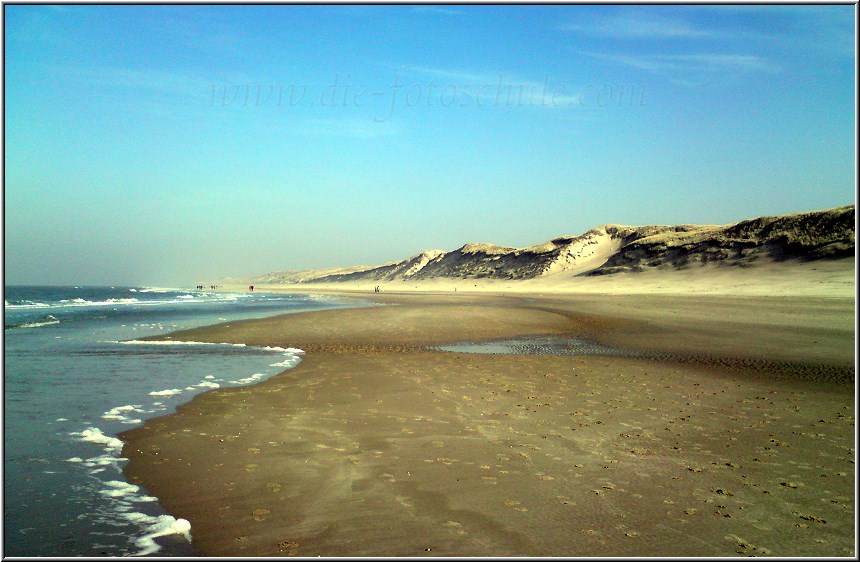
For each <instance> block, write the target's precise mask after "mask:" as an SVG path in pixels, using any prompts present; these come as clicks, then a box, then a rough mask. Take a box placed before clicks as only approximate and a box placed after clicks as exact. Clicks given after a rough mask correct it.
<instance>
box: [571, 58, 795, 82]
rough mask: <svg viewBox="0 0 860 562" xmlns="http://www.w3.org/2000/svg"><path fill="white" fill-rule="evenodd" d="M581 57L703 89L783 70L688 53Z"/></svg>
mask: <svg viewBox="0 0 860 562" xmlns="http://www.w3.org/2000/svg"><path fill="white" fill-rule="evenodd" d="M579 53H580V54H581V55H585V56H588V57H592V58H596V59H600V60H604V61H608V62H612V63H617V64H622V65H625V66H630V67H633V68H637V69H639V70H644V71H646V72H651V73H654V74H660V75H663V76H665V77H666V78H668V79H669V80H670V81H671V82H674V83H676V84H679V85H685V86H700V85H704V84H709V83H714V82H718V81H722V80H734V79H737V78H739V77H741V76H744V75H746V74H749V73H752V72H768V73H772V72H778V71H779V70H780V68H779V66H777V65H775V64H773V63H772V62H770V61H769V60H768V59H766V58H764V57H760V56H756V55H737V54H722V53H688V54H678V55H623V54H608V53H593V52H584V51H579Z"/></svg>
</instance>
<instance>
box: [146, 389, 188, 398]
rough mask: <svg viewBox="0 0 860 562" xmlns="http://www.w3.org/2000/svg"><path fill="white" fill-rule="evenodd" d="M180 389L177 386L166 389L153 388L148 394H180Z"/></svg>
mask: <svg viewBox="0 0 860 562" xmlns="http://www.w3.org/2000/svg"><path fill="white" fill-rule="evenodd" d="M181 392H182V390H180V389H178V388H169V389H167V390H154V391H152V392H150V393H149V395H150V396H173V395H175V394H180V393H181Z"/></svg>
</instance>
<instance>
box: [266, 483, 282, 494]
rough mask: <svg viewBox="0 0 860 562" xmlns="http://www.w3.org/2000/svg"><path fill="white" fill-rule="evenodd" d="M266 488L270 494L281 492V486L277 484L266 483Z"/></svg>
mask: <svg viewBox="0 0 860 562" xmlns="http://www.w3.org/2000/svg"><path fill="white" fill-rule="evenodd" d="M266 488H268V489H270V490H271V491H272V492H279V491H280V490H281V485H280V484H278V483H277V482H268V483H266Z"/></svg>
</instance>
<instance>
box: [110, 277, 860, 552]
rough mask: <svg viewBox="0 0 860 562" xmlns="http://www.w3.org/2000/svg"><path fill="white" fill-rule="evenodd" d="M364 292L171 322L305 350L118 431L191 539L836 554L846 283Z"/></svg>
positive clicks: (850, 340)
mask: <svg viewBox="0 0 860 562" xmlns="http://www.w3.org/2000/svg"><path fill="white" fill-rule="evenodd" d="M373 298H374V299H376V300H377V301H378V302H381V303H385V304H388V305H396V306H380V307H374V308H363V309H352V310H329V311H322V312H313V313H302V314H295V315H287V316H281V317H276V318H271V319H265V320H255V321H244V322H232V323H229V324H228V325H219V326H212V327H208V328H201V329H197V330H190V331H187V332H182V333H176V334H173V335H171V337H172V338H174V339H177V340H182V339H185V340H189V339H193V340H196V341H216V342H237V343H238V342H244V343H249V344H266V345H282V346H286V345H289V346H295V347H300V348H302V349H305V350H306V351H307V354H306V356H305V358H304V359H303V361H302V363H301V364H300V365H299V366H298V367H297V368H295V369H293V370H290V371H286V372H285V373H283V374H281V375H279V376H277V377H273V378H272V379H269V380H267V381H265V382H263V383H260V384H258V385H256V386H253V387H247V388H238V389H226V390H217V391H213V392H209V393H206V394H203V395H200V396H198V397H196V398H195V399H194V400H193V401H192V402H191V403H189V404H187V405H185V406H183V407H180V408H179V411H178V412H177V413H176V414H174V415H171V416H167V417H164V418H158V419H155V420H151V421H148V422H147V423H146V424H145V425H144V426H142V427H141V428H136V429H134V430H131V431H129V432H126V433H124V434H123V435H122V436H121V437H122V438H123V440H124V441H126V443H127V445H126V448H125V450H124V456H126V457H128V458H129V459H130V463H129V464H128V465H127V467H126V473H127V475H128V477H129V479H130V480H131V481H132V482H139V483H142V484H144V485H145V486H146V487H147V489H148V490H149V491H151V492H152V493H153V494H154V495H157V496H158V497H159V498H160V499H161V500H162V502H163V503H164V505H165V506H166V507H167V508H168V509H169V510H170V511H171V512H172V513H173V514H174V515H175V516H177V517H184V518H186V519H188V520H189V521H190V522H191V524H192V535H193V537H194V541H195V544H196V545H197V546H198V548H199V549H200V550H201V551H202V552H203V553H204V554H205V555H209V556H290V555H293V556H317V555H322V556H737V555H749V554H752V555H774V556H854V555H855V547H856V545H855V505H854V497H855V494H854V482H855V471H854V461H855V450H854V444H855V427H854V415H855V400H854V370H855V366H854V327H853V315H854V300H853V299H827V298H799V297H785V298H766V297H756V298H752V297H749V298H736V297H701V296H700V297H695V298H691V297H680V296H667V295H661V296H648V297H643V296H637V297H630V296H595V295H589V296H575V295H570V296H560V295H555V296H545V297H537V296H526V295H518V296H513V295H466V294H460V295H451V294H445V295H442V294H440V295H431V294H401V295H395V294H380V295H373ZM518 336H519V337H521V336H561V337H565V336H573V337H584V338H587V339H590V340H592V341H595V342H599V343H600V344H602V345H608V346H617V347H623V348H626V349H632V350H640V351H645V352H648V353H650V354H651V356H649V357H643V358H635V357H614V356H569V355H479V354H469V353H451V352H444V351H430V350H428V347H429V346H437V345H445V344H451V343H457V342H462V341H487V340H498V339H504V338H513V337H518Z"/></svg>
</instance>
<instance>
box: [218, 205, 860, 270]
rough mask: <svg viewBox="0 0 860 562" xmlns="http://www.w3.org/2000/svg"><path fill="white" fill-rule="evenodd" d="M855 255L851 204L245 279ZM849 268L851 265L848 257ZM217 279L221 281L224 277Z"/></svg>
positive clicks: (647, 266) (671, 265)
mask: <svg viewBox="0 0 860 562" xmlns="http://www.w3.org/2000/svg"><path fill="white" fill-rule="evenodd" d="M853 256H854V205H849V206H845V207H837V208H834V209H828V210H823V211H810V212H806V213H795V214H790V215H780V216H775V217H759V218H755V219H750V220H744V221H741V222H737V223H733V224H728V225H674V226H668V225H648V226H624V225H617V224H609V225H603V226H600V227H597V228H594V229H592V230H589V231H588V232H586V233H584V234H582V235H579V236H561V237H559V238H554V239H552V240H549V241H548V242H545V243H544V244H540V245H536V246H530V247H528V248H509V247H502V246H496V245H492V244H476V243H469V244H465V245H463V246H462V247H460V248H458V249H456V250H452V251H450V252H445V251H442V250H426V251H424V252H422V253H420V254H417V255H415V256H412V257H410V258H408V259H405V260H402V261H396V262H390V263H386V264H383V265H379V266H356V267H350V268H339V269H327V270H305V271H287V272H274V273H269V274H266V275H261V276H257V277H254V278H251V279H248V280H247V281H249V282H250V283H254V284H256V285H261V284H274V285H278V284H281V285H283V284H300V283H314V284H327V283H356V282H359V283H360V282H365V283H367V282H404V283H407V282H408V283H414V282H427V281H438V280H447V281H452V280H497V281H523V280H535V279H541V278H544V277H551V276H556V277H555V279H556V280H558V279H559V278H558V277H557V276H558V274H560V273H565V274H566V275H565V277H569V276H596V275H614V274H619V273H639V272H643V271H649V270H671V271H681V270H686V269H690V268H696V267H698V266H707V265H717V266H735V267H741V268H744V267H753V266H758V265H772V264H773V263H784V262H785V263H788V264H792V263H807V262H811V261H832V260H841V259H844V258H846V257H853ZM852 269H853V264H852ZM222 284H223V283H222Z"/></svg>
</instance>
